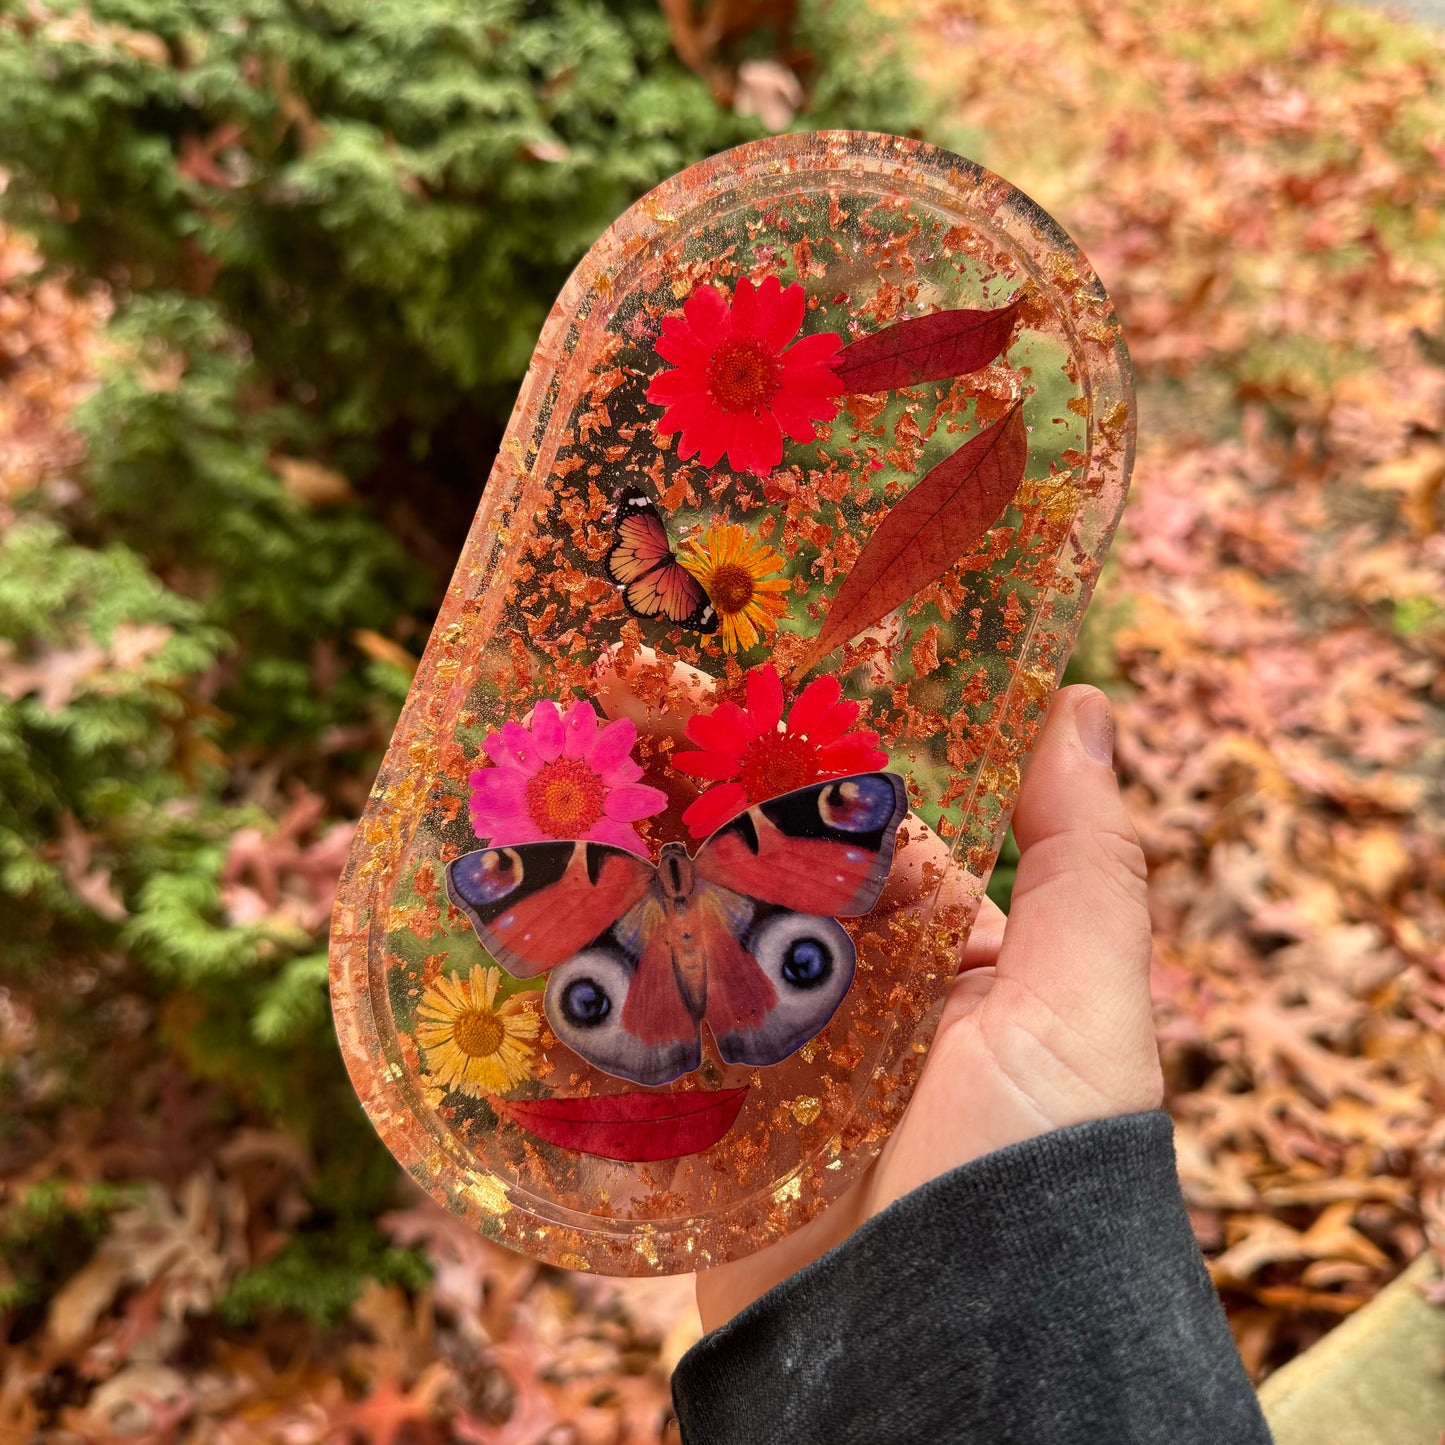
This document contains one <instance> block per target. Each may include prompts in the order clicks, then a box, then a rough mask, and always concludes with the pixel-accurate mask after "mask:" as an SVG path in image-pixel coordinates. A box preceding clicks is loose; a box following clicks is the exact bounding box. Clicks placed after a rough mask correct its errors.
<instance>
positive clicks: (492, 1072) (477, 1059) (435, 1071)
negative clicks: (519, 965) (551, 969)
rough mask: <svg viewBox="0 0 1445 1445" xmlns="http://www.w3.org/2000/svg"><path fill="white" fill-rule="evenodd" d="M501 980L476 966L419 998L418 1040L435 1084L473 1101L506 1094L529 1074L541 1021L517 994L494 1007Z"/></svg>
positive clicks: (496, 973)
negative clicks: (466, 975)
mask: <svg viewBox="0 0 1445 1445" xmlns="http://www.w3.org/2000/svg"><path fill="white" fill-rule="evenodd" d="M501 981H502V974H501V970H500V969H496V968H483V967H482V966H481V965H480V964H477V965H474V966H473V968H472V972H471V977H470V978H467V979H465V980H463V979H458V978H447V977H442V978H439V979H437V981H436V982H435V983H434V984H431V985H430V986H429V987H428V988H427V991H426V993H425V994H423V995H422V1000H421V1006H420V1007H419V1008H418V1010H417V1013H418V1014H419V1015H420V1017H421V1024H420V1026H419V1027H418V1028H417V1031H416V1041H417V1043H419V1044H420V1045H421V1046H422V1048H423V1049H424V1050H425V1051H426V1063H427V1072H428V1074H429V1075H430V1076H431V1077H432V1078H433V1079H435V1080H436V1082H437V1083H439V1084H442V1085H444V1086H445V1087H447V1088H449V1089H460V1090H461V1091H462V1093H464V1094H471V1095H473V1096H477V1095H480V1094H483V1093H486V1092H487V1091H488V1090H492V1091H500V1090H503V1089H509V1088H511V1087H512V1085H513V1084H520V1083H521V1082H522V1080H523V1079H525V1078H527V1077H528V1075H529V1074H530V1073H531V1072H532V1041H533V1040H534V1039H535V1038H536V1037H537V1034H538V1033H539V1032H540V1030H541V1021H540V1020H539V1019H538V1018H537V1014H536V1011H535V1010H534V1009H533V1008H531V1006H530V1004H529V1002H528V1000H526V999H525V998H523V997H521V996H519V995H517V994H513V995H512V997H511V998H509V999H504V1000H503V1001H502V1002H501V1003H498V1002H497V985H498V984H499V983H501Z"/></svg>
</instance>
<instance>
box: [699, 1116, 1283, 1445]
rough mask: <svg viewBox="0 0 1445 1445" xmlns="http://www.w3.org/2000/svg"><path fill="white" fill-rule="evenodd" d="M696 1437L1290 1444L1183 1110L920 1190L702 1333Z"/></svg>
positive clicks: (1029, 1150)
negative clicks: (1188, 1158) (1205, 1222)
mask: <svg viewBox="0 0 1445 1445" xmlns="http://www.w3.org/2000/svg"><path fill="white" fill-rule="evenodd" d="M673 1398H674V1402H675V1404H676V1407H677V1414H678V1419H679V1420H680V1422H681V1425H682V1438H683V1440H684V1442H685V1445H744V1442H746V1445H769V1442H772V1441H778V1442H786V1445H814V1442H817V1445H891V1442H895V1441H897V1442H914V1441H918V1442H928V1445H1134V1442H1150V1445H1153V1442H1159V1445H1269V1440H1270V1435H1269V1429H1268V1427H1267V1426H1266V1425H1265V1423H1264V1417H1263V1416H1262V1415H1261V1413H1260V1410H1259V1406H1258V1404H1257V1403H1256V1401H1255V1396H1254V1391H1253V1390H1252V1389H1251V1388H1250V1384H1249V1380H1248V1378H1247V1377H1246V1375H1245V1373H1244V1367H1243V1365H1242V1364H1241V1363H1240V1359H1239V1355H1238V1353H1237V1352H1236V1350H1235V1348H1234V1342H1233V1340H1232V1339H1231V1338H1230V1334H1229V1327H1228V1324H1227V1323H1226V1321H1225V1317H1224V1311H1223V1309H1221V1307H1220V1304H1219V1299H1218V1296H1217V1295H1216V1294H1215V1292H1214V1287H1213V1285H1212V1284H1211V1283H1210V1279H1209V1275H1208V1273H1207V1272H1206V1271H1205V1268H1204V1261H1203V1260H1202V1259H1201V1257H1200V1254H1199V1249H1198V1246H1197V1245H1196V1244H1195V1242H1194V1236H1193V1234H1192V1232H1191V1230H1190V1227H1189V1218H1188V1215H1187V1213H1186V1211H1185V1207H1184V1200H1183V1198H1182V1196H1181V1194H1180V1190H1179V1179H1178V1175H1177V1173H1176V1172H1175V1165H1174V1149H1173V1133H1172V1129H1171V1125H1170V1121H1169V1117H1168V1115H1166V1114H1162V1113H1151V1114H1134V1115H1130V1116H1128V1117H1126V1118H1122V1119H1109V1120H1103V1121H1101V1122H1098V1123H1093V1124H1082V1125H1079V1126H1077V1127H1075V1128H1072V1129H1061V1130H1059V1131H1057V1132H1056V1133H1052V1134H1047V1135H1044V1136H1042V1137H1040V1138H1038V1139H1033V1140H1030V1141H1028V1142H1027V1143H1024V1144H1019V1145H1015V1146H1014V1147H1012V1148H1009V1149H1003V1150H1000V1151H999V1152H998V1153H996V1154H991V1155H989V1156H987V1157H986V1158H983V1159H978V1160H975V1161H974V1162H973V1163H971V1164H966V1165H964V1166H963V1167H962V1168H960V1169H955V1170H954V1171H953V1172H952V1173H950V1174H945V1175H944V1176H942V1177H941V1178H939V1179H935V1180H933V1181H932V1182H931V1183H929V1184H927V1185H925V1186H924V1187H923V1188H921V1189H919V1190H916V1191H915V1192H914V1193H912V1194H910V1195H908V1196H907V1197H906V1198H904V1199H901V1200H899V1201H898V1202H897V1203H896V1204H894V1205H893V1206H892V1207H891V1208H889V1209H887V1210H885V1211H884V1212H883V1213H882V1214H879V1215H878V1216H876V1217H875V1218H874V1219H872V1220H870V1221H869V1222H868V1223H867V1224H865V1225H864V1226H863V1227H862V1228H861V1229H859V1230H858V1231H857V1232H856V1233H855V1234H853V1235H852V1237H851V1238H849V1239H848V1240H846V1241H845V1242H844V1243H843V1244H841V1245H840V1246H839V1247H838V1248H837V1249H835V1250H833V1251H831V1252H830V1253H829V1254H827V1255H824V1256H823V1257H822V1258H821V1259H819V1260H817V1261H815V1262H814V1263H813V1264H811V1265H809V1266H808V1267H807V1268H806V1269H803V1270H801V1271H800V1272H799V1273H798V1274H796V1275H794V1276H793V1277H792V1278H791V1279H789V1280H786V1281H784V1283H782V1284H781V1285H779V1286H778V1287H777V1288H776V1289H774V1290H771V1291H770V1292H769V1293H768V1294H766V1295H764V1296H763V1297H762V1298H761V1299H760V1300H758V1301H756V1303H754V1304H752V1305H750V1306H749V1307H748V1308H747V1309H746V1310H744V1311H743V1312H742V1314H740V1315H738V1317H737V1318H736V1319H734V1320H733V1321H732V1322H731V1323H730V1324H727V1325H725V1326H724V1327H723V1328H722V1329H720V1330H716V1331H714V1332H713V1333H712V1334H710V1335H708V1336H706V1337H705V1338H704V1339H703V1340H702V1341H701V1342H700V1343H699V1344H697V1345H696V1346H694V1347H693V1349H691V1350H689V1351H688V1353H687V1354H686V1355H685V1356H684V1357H683V1359H682V1361H681V1362H680V1363H679V1365H678V1367H677V1371H676V1373H675V1375H674V1377H673Z"/></svg>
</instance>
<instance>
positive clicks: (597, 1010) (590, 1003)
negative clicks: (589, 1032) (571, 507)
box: [562, 978, 612, 1029]
mask: <svg viewBox="0 0 1445 1445" xmlns="http://www.w3.org/2000/svg"><path fill="white" fill-rule="evenodd" d="M562 1011H563V1012H564V1013H565V1014H566V1015H567V1017H568V1019H569V1020H570V1021H571V1022H572V1023H574V1024H576V1025H577V1026H578V1027H579V1028H584V1029H589V1028H596V1027H597V1025H598V1024H600V1023H601V1022H602V1020H603V1019H605V1018H606V1017H607V1015H608V1014H609V1013H611V1012H612V1000H611V999H610V998H609V997H608V996H607V990H606V989H604V988H603V987H602V985H601V984H599V983H598V982H597V981H596V980H595V979H591V978H579V979H574V980H573V981H572V982H571V983H569V984H568V985H567V989H566V991H565V992H564V993H563V995H562Z"/></svg>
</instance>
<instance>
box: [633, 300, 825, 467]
mask: <svg viewBox="0 0 1445 1445" xmlns="http://www.w3.org/2000/svg"><path fill="white" fill-rule="evenodd" d="M806 300H807V298H806V297H805V295H804V293H803V288H802V287H801V286H800V285H799V284H798V283H797V282H796V281H795V282H794V283H793V284H792V285H791V286H789V287H788V288H787V289H786V290H785V289H784V288H783V286H782V283H781V282H780V281H779V280H778V278H777V277H776V276H769V277H768V278H767V279H766V280H765V281H764V282H763V283H762V285H761V286H756V287H755V286H754V285H753V283H752V282H751V281H750V280H748V278H747V277H746V276H744V277H743V278H742V279H741V280H739V282H738V285H737V290H736V291H735V292H734V294H733V297H732V300H731V302H729V300H728V296H727V293H726V292H725V291H722V290H720V289H719V288H717V287H716V286H699V287H698V289H697V290H696V291H694V292H693V293H692V295H691V296H690V297H688V300H687V304H686V305H685V306H684V307H683V308H682V315H681V316H669V317H666V318H665V319H664V320H663V323H662V337H661V339H660V340H659V341H658V343H657V354H658V355H659V356H660V357H662V359H663V360H664V361H670V362H672V363H673V366H674V367H675V370H672V371H664V372H662V373H661V374H660V375H658V376H655V377H654V378H653V379H652V384H651V386H649V387H648V388H647V399H648V401H650V402H653V403H655V404H656V405H658V406H661V407H663V408H664V411H663V415H662V419H661V420H660V421H659V422H658V423H657V430H658V431H659V432H661V433H663V434H664V435H666V434H668V433H670V432H681V433H682V435H681V437H680V439H679V441H678V447H677V454H678V456H680V457H684V458H686V457H690V456H692V455H693V454H694V453H696V454H697V455H698V458H699V460H700V461H701V462H702V464H703V466H705V467H712V466H716V465H717V463H718V462H719V460H720V459H721V458H722V455H723V453H724V452H726V453H727V458H728V465H729V466H730V467H731V468H732V469H733V471H735V472H754V473H756V474H757V475H758V476H763V475H765V474H766V473H768V472H770V471H772V469H773V468H774V467H775V466H777V465H778V463H779V462H781V461H782V459H783V433H784V432H786V433H787V434H788V436H790V437H791V438H792V439H793V440H794V441H795V442H806V441H811V440H812V437H813V423H814V422H817V421H831V420H832V419H833V418H834V417H835V416H836V415H837V414H838V404H837V402H836V401H834V400H833V398H834V397H836V396H838V395H839V394H840V393H841V392H842V390H843V386H842V383H841V382H840V381H839V380H838V378H837V377H836V376H835V375H834V373H833V365H834V361H833V358H834V354H835V353H836V352H837V351H838V349H839V347H841V346H842V344H843V339H842V337H840V336H839V335H838V334H837V332H835V331H824V332H819V333H817V334H816V335H814V336H805V337H803V338H802V339H801V340H799V341H793V338H794V337H795V336H797V334H798V330H799V328H800V327H801V326H802V324H803V312H804V309H805V306H806ZM790 341H792V342H793V344H792V345H791V346H790V345H789V344H788V343H789V342H790Z"/></svg>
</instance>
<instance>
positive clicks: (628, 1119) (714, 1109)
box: [500, 1085, 748, 1164]
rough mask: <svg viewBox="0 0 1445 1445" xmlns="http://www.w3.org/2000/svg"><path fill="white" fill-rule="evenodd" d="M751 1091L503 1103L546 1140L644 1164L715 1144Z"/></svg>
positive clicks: (730, 1125)
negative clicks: (744, 1096) (745, 1096)
mask: <svg viewBox="0 0 1445 1445" xmlns="http://www.w3.org/2000/svg"><path fill="white" fill-rule="evenodd" d="M747 1091H748V1090H747V1086H746V1085H744V1086H743V1087H742V1088H740V1089H718V1090H716V1091H715V1092H709V1093H693V1092H689V1093H685V1094H639V1093H626V1094H602V1095H593V1096H589V1097H587V1098H577V1099H504V1100H501V1101H500V1106H501V1108H503V1109H504V1110H506V1112H507V1113H508V1114H509V1115H511V1117H512V1118H513V1119H514V1120H515V1121H516V1122H517V1123H518V1124H520V1125H521V1126H522V1128H524V1129H525V1130H526V1131H527V1132H528V1133H529V1134H532V1135H535V1136H536V1137H537V1138H538V1139H540V1140H542V1142H543V1143H544V1144H555V1145H557V1147H558V1148H560V1149H575V1150H577V1152H578V1153H581V1154H595V1155H597V1156H598V1157H599V1158H602V1159H621V1160H624V1161H625V1162H627V1163H629V1164H642V1163H647V1162H649V1161H651V1160H654V1159H680V1158H681V1157H682V1156H683V1155H684V1154H697V1153H700V1152H701V1151H702V1150H703V1149H710V1148H711V1147H712V1146H713V1145H714V1144H716V1143H717V1141H718V1140H719V1139H721V1138H722V1137H723V1135H724V1134H726V1133H727V1131H728V1130H729V1129H731V1128H732V1126H733V1122H734V1121H735V1120H736V1119H737V1117H738V1110H739V1109H741V1108H742V1106H743V1095H744V1094H746V1093H747Z"/></svg>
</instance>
